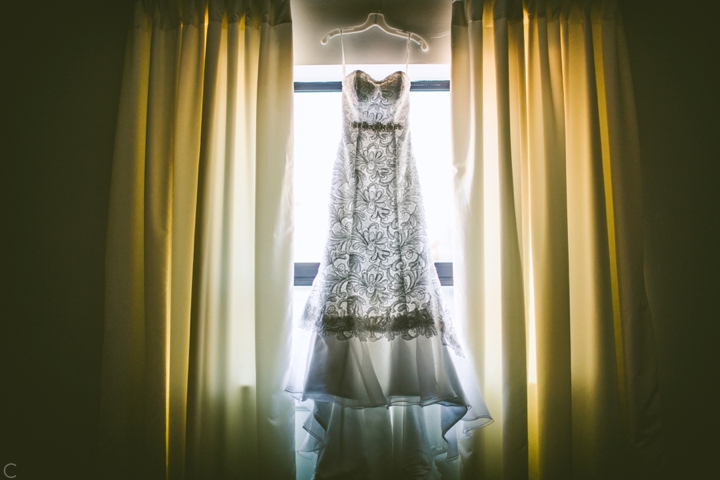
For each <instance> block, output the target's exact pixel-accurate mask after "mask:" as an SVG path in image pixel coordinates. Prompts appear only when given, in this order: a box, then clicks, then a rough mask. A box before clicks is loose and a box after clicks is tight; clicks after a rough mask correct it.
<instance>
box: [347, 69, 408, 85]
mask: <svg viewBox="0 0 720 480" xmlns="http://www.w3.org/2000/svg"><path fill="white" fill-rule="evenodd" d="M358 73H362V74H363V75H364V76H365V77H366V78H367V79H368V80H370V82H371V83H373V84H375V85H382V84H383V83H386V82H387V81H388V79H390V77H393V76H395V75H397V74H398V73H399V74H400V75H403V74H405V75H407V74H406V73H405V72H403V71H402V70H397V71H395V72H392V73H390V74H388V75H387V76H386V77H385V78H383V79H382V80H375V79H374V78H373V77H371V76H370V74H369V73H367V72H366V71H364V70H353V71H352V72H350V73H349V74H348V75H347V76H346V78H349V77H351V76H352V75H354V74H358Z"/></svg>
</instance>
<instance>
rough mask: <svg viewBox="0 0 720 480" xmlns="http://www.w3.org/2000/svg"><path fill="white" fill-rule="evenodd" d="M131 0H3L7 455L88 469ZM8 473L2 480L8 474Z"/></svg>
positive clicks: (1, 316)
mask: <svg viewBox="0 0 720 480" xmlns="http://www.w3.org/2000/svg"><path fill="white" fill-rule="evenodd" d="M132 4H133V2H132V1H128V0H125V1H112V2H111V1H96V0H74V1H71V2H50V1H32V2H24V1H15V0H13V1H12V2H3V6H2V15H3V22H2V23H3V26H2V28H1V29H0V35H2V39H1V41H0V46H1V48H2V52H3V53H2V55H3V57H2V62H0V65H2V73H1V74H0V76H1V78H2V82H0V84H2V85H3V86H2V90H1V91H2V93H0V95H1V96H2V107H1V108H0V112H1V113H0V115H2V124H1V125H2V126H1V127H0V135H1V136H2V148H1V149H0V152H1V153H0V155H1V158H2V170H1V172H2V173H0V182H1V183H2V186H1V187H0V195H2V198H1V200H0V205H2V207H1V211H2V221H1V223H0V225H2V268H1V270H0V272H1V275H2V286H1V287H0V295H1V296H2V297H1V300H0V330H1V332H0V345H1V347H0V372H1V373H0V375H1V379H2V382H1V383H0V467H1V466H4V465H5V464H7V463H9V462H13V463H15V464H17V467H16V468H15V470H9V473H13V472H14V474H16V475H17V479H18V480H23V479H51V478H52V479H64V478H74V479H86V478H88V479H89V478H93V476H92V475H91V474H90V472H91V471H92V468H93V463H92V462H93V457H94V455H93V451H94V448H95V442H96V430H97V415H98V398H99V381H100V376H99V374H100V362H99V359H100V352H101V348H102V328H103V325H102V315H103V308H104V307H103V289H104V285H103V282H104V272H103V268H104V254H105V253H104V250H105V233H106V232H105V230H106V225H107V222H106V217H107V209H108V195H109V185H110V168H111V164H112V150H113V142H114V130H115V118H116V116H117V103H118V97H119V91H120V90H119V89H120V76H121V73H122V65H123V56H124V50H125V38H126V33H127V31H128V27H129V26H130V22H131V19H132ZM0 478H5V477H4V476H3V475H2V473H0Z"/></svg>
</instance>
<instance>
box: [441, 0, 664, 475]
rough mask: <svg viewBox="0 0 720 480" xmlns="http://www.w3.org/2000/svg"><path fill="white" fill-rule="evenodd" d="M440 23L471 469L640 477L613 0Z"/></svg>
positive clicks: (472, 14)
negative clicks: (476, 389)
mask: <svg viewBox="0 0 720 480" xmlns="http://www.w3.org/2000/svg"><path fill="white" fill-rule="evenodd" d="M452 22H453V25H452V91H451V96H452V107H453V130H454V139H453V142H454V165H455V168H456V169H457V174H456V192H457V195H456V206H457V217H458V222H457V223H458V225H459V234H458V241H459V245H460V246H459V252H460V253H459V255H460V258H458V259H457V267H456V290H457V292H456V301H457V302H458V309H459V312H460V320H461V321H464V325H465V331H466V338H467V339H468V343H469V344H470V347H471V351H473V352H475V353H476V355H475V367H476V369H477V371H478V373H479V377H480V378H482V379H483V381H484V383H485V384H484V385H483V387H482V388H483V391H484V392H485V394H486V398H487V400H488V406H489V408H490V412H491V413H492V415H493V417H494V418H495V419H496V423H495V425H493V426H491V427H488V428H487V429H484V430H483V431H481V432H479V435H477V437H476V445H475V455H474V458H466V459H465V464H466V465H467V466H468V468H467V470H468V476H469V477H472V478H492V479H496V478H498V479H499V478H506V479H510V478H512V479H515V478H536V479H553V480H555V479H566V478H567V479H569V478H576V479H595V478H597V479H607V478H648V477H647V476H646V475H648V474H649V468H650V467H649V465H650V461H649V460H652V458H653V455H657V447H658V441H657V440H658V435H659V425H660V421H659V416H658V415H659V397H658V384H657V373H656V361H655V353H654V340H653V326H652V318H651V315H650V309H649V306H648V302H647V298H646V294H645V286H644V277H643V241H642V221H643V218H642V205H641V198H642V195H641V177H640V172H639V151H638V134H637V125H636V120H635V110H634V101H633V90H632V82H631V77H630V72H629V69H628V59H627V48H626V45H625V37H624V33H623V26H622V21H621V17H620V14H619V12H618V9H617V7H616V5H615V3H614V2H610V1H568V0H565V1H559V0H558V1H551V0H547V1H520V0H495V1H491V0H461V1H455V2H454V3H453V20H452ZM488 175H490V177H488ZM493 202H497V204H495V203H493ZM493 209H495V210H497V212H496V213H495V214H497V215H498V218H497V223H498V224H499V226H500V227H499V228H500V234H499V242H498V243H499V248H495V249H494V248H493V245H492V242H490V240H489V238H490V236H491V233H490V232H489V231H488V229H486V226H487V225H489V224H490V223H491V220H492V217H493V215H494V213H493ZM493 266H496V267H495V268H496V271H495V273H494V274H493V271H492V267H493ZM486 271H487V272H490V275H488V276H487V278H486V277H485V272H486ZM495 292H497V295H495V296H493V293H495ZM496 297H497V298H498V299H499V300H497V301H495V298H496Z"/></svg>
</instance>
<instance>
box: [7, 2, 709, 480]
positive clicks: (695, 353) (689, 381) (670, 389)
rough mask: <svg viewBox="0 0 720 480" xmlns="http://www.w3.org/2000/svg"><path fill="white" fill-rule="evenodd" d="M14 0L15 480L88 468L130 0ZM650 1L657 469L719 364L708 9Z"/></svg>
mask: <svg viewBox="0 0 720 480" xmlns="http://www.w3.org/2000/svg"><path fill="white" fill-rule="evenodd" d="M14 3H15V4H18V5H16V6H9V5H4V6H3V14H4V18H6V19H8V20H6V21H5V22H3V29H2V30H0V34H1V35H2V39H1V41H0V45H1V46H2V52H3V53H2V55H3V57H2V63H1V64H2V65H3V73H2V77H3V80H4V82H3V83H4V84H5V87H3V89H2V93H1V94H0V95H1V96H2V97H1V98H2V106H1V108H0V115H2V123H1V124H0V135H1V136H2V137H1V138H2V143H1V145H2V148H1V150H0V152H1V158H2V170H1V172H2V173H1V174H0V182H2V186H1V188H0V195H2V198H0V205H1V206H2V207H1V209H0V211H1V212H2V220H1V222H0V225H2V237H1V238H2V241H3V245H2V257H1V258H2V260H1V261H2V264H1V265H0V268H1V269H0V272H1V274H2V285H1V288H0V295H1V297H0V329H1V332H0V375H1V377H0V381H1V383H0V388H1V389H2V390H0V466H1V465H5V464H6V463H8V462H13V463H16V464H17V468H16V472H17V475H18V477H17V478H18V480H22V479H25V478H27V479H37V478H40V479H45V478H53V479H64V478H73V479H85V478H87V479H90V478H93V476H92V474H91V472H92V468H93V458H94V451H95V446H96V423H97V415H98V405H97V404H98V398H99V372H100V365H99V359H100V352H101V349H102V312H103V261H104V260H103V256H104V247H105V229H106V212H107V205H108V194H109V179H110V169H111V160H112V148H113V135H114V128H115V118H116V114H117V101H118V96H119V87H120V85H119V79H120V74H121V71H122V63H123V55H124V43H125V37H126V32H127V27H128V25H129V24H130V20H131V17H132V5H131V4H132V1H130V0H123V1H114V2H98V1H91V0H76V1H74V2H19V1H16V2H14ZM43 3H44V4H43ZM61 3H63V4H64V5H60V4H61ZM659 3H660V2H651V1H649V0H642V1H641V2H639V3H638V2H635V3H628V4H627V5H626V8H625V19H626V31H627V35H628V40H629V42H630V60H631V63H632V65H631V66H632V69H633V77H634V80H635V86H636V88H635V89H636V97H637V98H636V100H637V105H638V116H639V124H640V134H641V143H642V151H643V175H644V189H645V198H646V212H647V213H646V221H645V222H646V223H645V231H646V234H647V281H648V289H649V296H650V301H651V305H652V309H653V313H654V318H655V322H656V333H657V346H658V351H659V353H660V354H661V356H660V376H661V380H662V395H663V413H664V420H665V425H666V440H665V442H666V447H667V452H668V453H667V454H666V455H665V456H664V458H665V459H666V460H667V465H666V468H664V471H665V472H667V473H668V477H667V478H702V477H703V476H704V475H703V474H704V473H706V471H707V470H708V469H709V468H710V467H711V466H712V464H714V460H715V456H716V455H717V451H718V450H717V446H718V441H717V438H718V434H717V432H718V429H719V427H720V426H719V425H718V421H717V410H716V409H715V408H714V407H715V404H716V403H717V400H716V397H715V396H714V390H715V389H714V388H713V387H714V385H713V384H712V382H711V380H716V378H717V365H719V364H720V362H718V359H717V347H716V344H717V342H716V339H717V338H718V320H719V319H720V315H719V314H718V311H719V309H718V300H717V298H718V294H717V292H718V291H719V290H720V289H719V288H718V286H719V285H718V275H717V265H718V263H717V260H718V258H717V257H718V253H717V251H718V245H720V243H719V242H718V238H717V231H718V229H717V226H718V225H717V223H718V217H720V216H719V215H718V214H717V212H718V211H720V209H719V208H718V200H719V199H720V194H719V193H718V192H719V191H720V188H718V187H717V186H716V185H715V183H716V182H717V181H718V179H719V178H720V176H718V175H717V168H716V164H717V162H718V160H720V158H718V157H719V155H718V152H719V151H720V150H719V149H718V144H717V142H718V133H717V126H718V121H717V112H718V111H719V109H718V101H717V84H718V82H717V77H715V76H713V75H714V72H713V71H712V65H711V61H710V59H711V58H712V59H714V60H713V62H714V63H717V60H716V58H717V50H718V49H717V44H716V42H717V41H716V37H715V36H713V35H712V30H713V28H712V27H711V26H710V25H709V24H702V23H701V22H700V21H699V19H700V20H702V19H704V18H712V19H716V18H718V15H717V12H716V11H715V12H709V11H708V8H709V7H708V8H705V7H703V5H705V4H707V5H709V4H710V2H704V3H703V2H693V5H694V8H693V9H692V11H690V10H689V9H688V13H687V14H683V15H679V14H675V13H674V12H672V11H670V10H669V9H668V8H665V7H663V6H662V5H660V4H659ZM713 8H714V9H715V10H717V7H713ZM8 81H9V82H8ZM8 83H9V84H10V85H9V86H8ZM711 373H714V376H711V375H710V374H711ZM708 382H710V385H709V386H708V385H707V384H708ZM0 478H2V477H0Z"/></svg>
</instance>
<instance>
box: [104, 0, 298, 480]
mask: <svg viewBox="0 0 720 480" xmlns="http://www.w3.org/2000/svg"><path fill="white" fill-rule="evenodd" d="M292 64H293V60H292V24H291V20H290V8H289V1H288V0H273V1H267V0H266V1H249V0H245V1H242V0H237V1H221V0H205V1H202V0H145V1H137V2H136V10H135V18H134V24H133V26H132V28H131V31H130V34H129V40H128V44H127V53H126V60H125V70H124V74H123V75H124V76H123V80H122V89H121V99H120V102H121V104H120V112H119V118H118V123H117V134H116V145H115V154H114V164H113V172H112V185H111V199H110V214H109V226H108V240H107V254H106V255H107V256H106V272H107V273H106V313H105V337H104V338H105V341H104V347H103V364H102V385H101V425H100V435H99V438H100V452H101V458H100V462H99V464H100V465H101V467H100V468H101V471H100V472H99V475H98V478H107V479H112V478H123V479H126V478H139V479H159V478H168V479H186V478H187V479H193V478H198V479H208V478H216V479H220V478H223V479H230V478H243V479H246V478H247V479H253V478H273V479H276V478H277V479H282V478H294V471H295V470H294V469H295V467H294V413H293V412H294V410H293V402H292V399H291V398H290V396H289V395H287V394H286V393H284V392H283V389H284V387H285V383H286V370H287V366H288V360H289V359H288V356H289V351H290V344H291V342H290V330H291V323H292V317H291V285H292V276H291V275H292V259H291V242H292V223H291V221H292V218H291V214H292V208H291V205H292V189H291V186H292V184H291V182H292V158H291V152H292V92H293V84H292Z"/></svg>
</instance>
